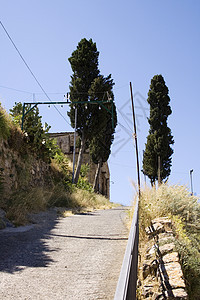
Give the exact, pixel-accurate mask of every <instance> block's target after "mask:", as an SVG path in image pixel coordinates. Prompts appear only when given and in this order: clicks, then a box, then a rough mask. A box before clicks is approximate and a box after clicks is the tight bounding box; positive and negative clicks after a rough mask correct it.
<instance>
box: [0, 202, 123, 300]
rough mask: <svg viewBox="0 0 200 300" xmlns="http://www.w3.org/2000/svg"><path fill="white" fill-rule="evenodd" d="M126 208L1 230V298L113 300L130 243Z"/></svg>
mask: <svg viewBox="0 0 200 300" xmlns="http://www.w3.org/2000/svg"><path fill="white" fill-rule="evenodd" d="M125 210H126V209H125V208H122V207H119V208H115V209H110V210H102V211H95V212H92V213H88V214H80V215H74V216H71V217H67V218H57V216H56V212H55V211H53V210H51V211H49V212H44V213H40V214H39V215H36V216H35V218H34V219H35V224H34V226H29V227H25V228H24V227H22V228H21V229H18V230H17V231H16V229H14V230H13V229H11V230H10V231H5V230H1V231H0V299H9V300H12V299H15V300H17V299H20V300H25V299H26V300H29V299H33V300H39V299H41V300H46V299H48V300H54V299H56V300H57V299H59V300H60V299H67V300H68V299H69V300H70V299H76V300H79V299H80V300H90V299H104V300H106V299H113V298H114V293H115V289H116V285H117V280H118V277H119V273H120V269H121V264H122V261H123V255H124V252H125V247H126V243H127V235H128V232H127V229H126V227H125V225H124V220H125V217H126V212H125Z"/></svg>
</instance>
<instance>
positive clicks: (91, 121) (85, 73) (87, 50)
mask: <svg viewBox="0 0 200 300" xmlns="http://www.w3.org/2000/svg"><path fill="white" fill-rule="evenodd" d="M98 57H99V52H98V51H97V47H96V43H93V41H92V39H90V40H89V41H88V40H87V39H82V40H81V41H80V42H79V44H78V46H77V49H76V50H75V51H74V52H73V53H72V56H71V57H70V58H69V62H70V64H71V67H72V71H73V75H72V76H71V83H70V100H71V101H72V104H71V106H70V112H69V113H68V115H69V117H70V120H71V125H72V127H74V126H75V107H76V108H77V115H78V116H77V132H78V134H79V136H80V139H81V146H80V152H79V158H78V163H77V169H76V174H75V180H74V181H75V183H77V182H78V177H79V174H80V169H81V163H82V155H83V152H84V150H85V148H86V144H87V143H88V144H91V147H92V148H93V149H94V148H96V150H95V151H92V153H93V157H94V155H96V156H99V155H98V154H97V148H99V145H98V143H97V141H98V140H99V139H100V138H102V135H103V133H105V128H106V126H107V127H108V125H107V123H109V122H108V120H109V119H111V115H110V116H109V117H108V114H109V113H108V111H107V112H106V109H105V107H103V106H100V105H99V104H98V101H102V100H107V99H108V98H107V95H108V94H107V92H108V93H109V97H111V98H112V99H113V98H114V96H113V92H112V87H113V85H114V83H113V80H112V79H111V75H109V76H108V77H105V78H104V77H103V76H102V75H100V72H99V69H98ZM79 101H81V102H84V104H83V103H81V104H76V102H79ZM91 101H92V102H94V101H96V102H97V104H93V103H90V102H91ZM105 106H106V108H107V109H108V110H110V111H111V103H110V104H106V105H105ZM100 108H101V109H100ZM114 112H115V116H116V110H115V107H114ZM115 126H116V125H115ZM107 130H108V128H107ZM112 134H113V133H110V135H111V137H110V138H111V139H112ZM101 140H102V139H101ZM111 143H112V142H111ZM109 151H110V150H109ZM109 154H110V152H109ZM109 154H106V155H107V157H108V156H109ZM104 156H105V155H104ZM96 159H97V158H96ZM98 159H99V158H98ZM104 159H105V158H104Z"/></svg>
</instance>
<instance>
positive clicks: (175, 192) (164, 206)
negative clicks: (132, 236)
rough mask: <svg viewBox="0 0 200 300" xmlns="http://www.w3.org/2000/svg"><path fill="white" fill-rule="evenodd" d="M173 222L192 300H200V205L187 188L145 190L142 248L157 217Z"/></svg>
mask: <svg viewBox="0 0 200 300" xmlns="http://www.w3.org/2000/svg"><path fill="white" fill-rule="evenodd" d="M162 216H165V217H166V216H169V217H170V218H171V219H172V221H173V229H174V234H175V236H176V248H177V251H178V253H179V256H180V262H181V265H182V269H183V273H184V277H185V279H186V284H187V289H188V293H189V296H190V299H195V300H197V299H200V284H199V283H200V203H198V198H197V197H195V196H191V194H190V193H189V191H188V190H187V188H186V187H185V186H180V185H174V186H170V185H168V184H162V185H160V186H159V187H158V189H156V188H155V187H153V188H145V189H144V190H142V191H141V200H140V245H141V244H142V243H143V242H144V240H145V231H144V229H145V227H146V226H149V225H150V223H151V220H153V219H154V218H156V217H162Z"/></svg>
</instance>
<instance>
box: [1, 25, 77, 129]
mask: <svg viewBox="0 0 200 300" xmlns="http://www.w3.org/2000/svg"><path fill="white" fill-rule="evenodd" d="M0 24H1V26H2V28H3V30H4V31H5V33H6V35H7V37H8V38H9V40H10V41H11V43H12V45H13V46H14V48H15V50H16V51H17V53H18V54H19V56H20V58H21V59H22V61H23V62H24V64H25V66H26V67H27V69H28V70H29V72H30V73H31V75H32V76H33V78H34V79H35V81H36V82H37V84H38V86H39V87H40V88H41V90H42V91H43V93H44V94H45V96H46V97H47V99H48V100H49V101H50V102H53V101H52V100H51V98H50V97H49V96H48V94H47V93H46V91H45V89H44V88H43V86H42V85H41V83H40V82H39V80H38V79H37V77H36V76H35V74H34V73H33V71H32V70H31V68H30V67H29V65H28V63H27V62H26V60H25V59H24V57H23V56H22V54H21V53H20V51H19V49H18V48H17V46H16V44H15V43H14V41H13V39H12V38H11V36H10V35H9V33H8V31H7V30H6V28H5V26H4V25H3V23H2V22H1V21H0ZM53 106H54V108H55V109H56V111H57V112H58V113H59V115H60V116H61V117H62V118H63V119H64V120H65V121H66V122H67V123H68V124H69V125H70V123H69V122H68V121H67V119H66V118H65V117H64V116H63V114H62V113H61V112H60V111H59V109H58V108H57V107H56V106H55V104H53ZM70 126H71V125H70Z"/></svg>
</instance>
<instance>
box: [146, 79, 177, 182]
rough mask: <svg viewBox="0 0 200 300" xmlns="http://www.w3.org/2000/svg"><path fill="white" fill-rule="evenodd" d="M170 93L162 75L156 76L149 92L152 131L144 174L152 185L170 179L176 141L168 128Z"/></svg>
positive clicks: (147, 144) (148, 139)
mask: <svg viewBox="0 0 200 300" xmlns="http://www.w3.org/2000/svg"><path fill="white" fill-rule="evenodd" d="M168 92H169V90H168V87H167V86H166V84H165V81H164V78H163V77H162V75H155V76H154V77H153V79H152V80H151V85H150V90H149V92H148V99H147V102H148V103H149V105H150V117H149V119H148V122H149V125H150V129H149V135H148V136H147V143H146V144H145V151H144V155H143V173H144V174H145V175H147V176H148V177H149V179H150V181H151V184H152V185H153V184H154V183H155V181H156V180H159V179H160V181H163V180H164V179H166V178H168V177H169V175H170V172H171V160H172V158H171V156H172V154H173V149H172V148H171V145H172V144H174V140H173V136H172V134H171V129H170V128H169V127H168V126H167V118H168V116H169V115H170V114H171V113H172V110H171V108H170V105H169V102H170V98H169V95H168ZM159 176H160V178H158V177H159ZM159 183H160V182H159Z"/></svg>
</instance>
